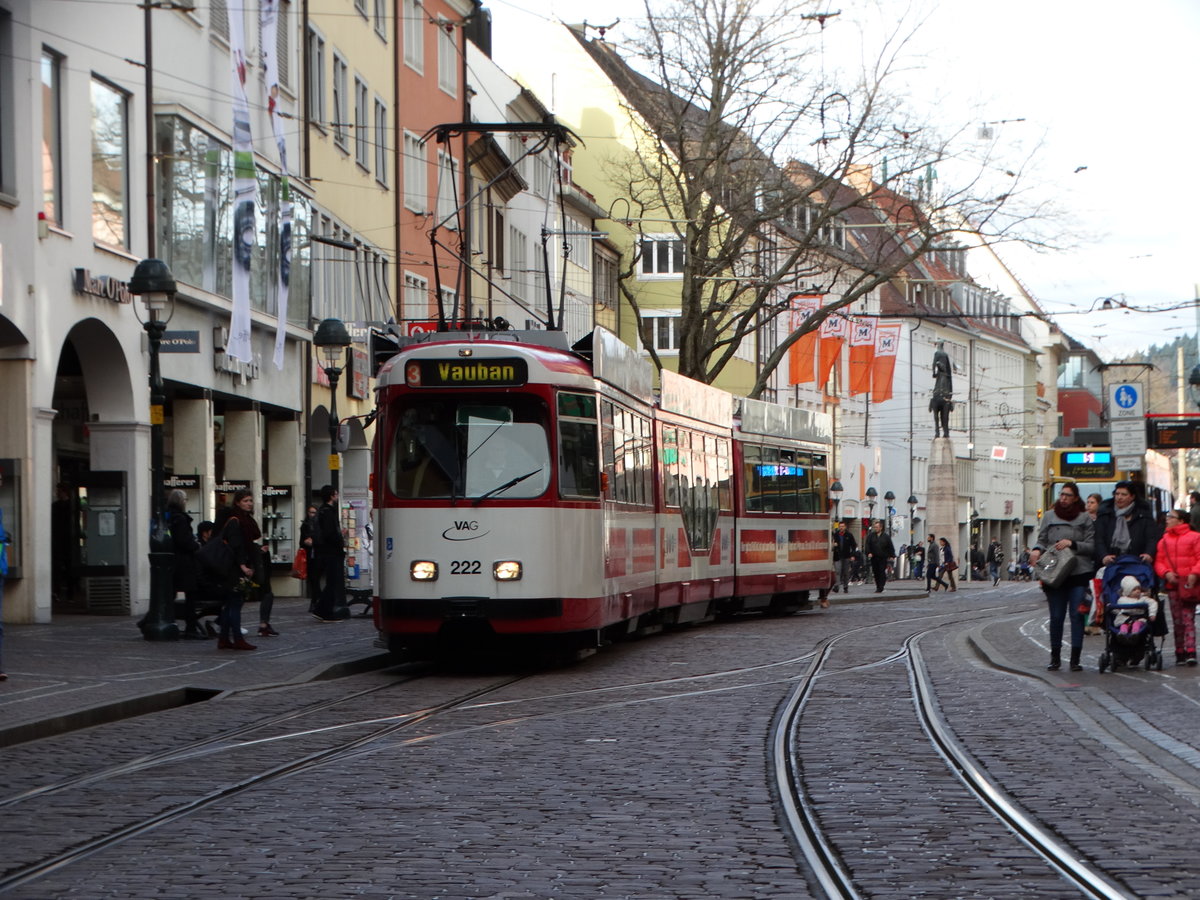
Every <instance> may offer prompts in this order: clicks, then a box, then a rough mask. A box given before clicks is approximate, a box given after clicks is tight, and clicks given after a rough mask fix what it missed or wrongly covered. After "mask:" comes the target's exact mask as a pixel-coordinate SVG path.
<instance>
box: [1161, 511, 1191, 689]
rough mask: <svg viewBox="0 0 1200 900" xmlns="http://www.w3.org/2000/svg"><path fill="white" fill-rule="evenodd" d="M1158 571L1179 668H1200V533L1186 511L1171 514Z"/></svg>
mask: <svg viewBox="0 0 1200 900" xmlns="http://www.w3.org/2000/svg"><path fill="white" fill-rule="evenodd" d="M1154 571H1155V572H1157V573H1158V577H1159V578H1161V579H1162V580H1163V583H1164V585H1165V586H1166V589H1167V600H1168V602H1169V603H1170V606H1171V620H1172V621H1173V622H1174V623H1175V665H1177V666H1181V665H1184V664H1187V665H1189V666H1194V665H1196V603H1197V602H1198V601H1200V590H1197V587H1196V584H1197V582H1198V581H1200V534H1198V533H1196V532H1195V531H1192V526H1191V519H1190V517H1189V515H1188V514H1187V513H1186V512H1184V511H1183V510H1182V509H1173V510H1171V511H1170V512H1169V513H1167V528H1166V531H1165V532H1164V533H1163V536H1162V538H1161V539H1160V540H1159V542H1158V553H1157V555H1156V557H1155V560H1154Z"/></svg>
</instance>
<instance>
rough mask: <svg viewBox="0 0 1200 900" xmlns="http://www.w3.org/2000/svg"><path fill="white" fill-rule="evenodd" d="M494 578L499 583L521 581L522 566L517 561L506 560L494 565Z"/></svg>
mask: <svg viewBox="0 0 1200 900" xmlns="http://www.w3.org/2000/svg"><path fill="white" fill-rule="evenodd" d="M492 577H493V578H495V579H496V580H497V581H520V580H521V564H520V563H519V562H517V561H516V560H515V559H504V560H501V561H500V562H498V563H492Z"/></svg>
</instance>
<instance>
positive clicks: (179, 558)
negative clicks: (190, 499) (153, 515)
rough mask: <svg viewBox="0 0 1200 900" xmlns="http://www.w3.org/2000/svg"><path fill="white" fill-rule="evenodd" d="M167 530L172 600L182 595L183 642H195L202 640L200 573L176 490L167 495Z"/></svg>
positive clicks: (183, 500)
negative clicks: (173, 596)
mask: <svg viewBox="0 0 1200 900" xmlns="http://www.w3.org/2000/svg"><path fill="white" fill-rule="evenodd" d="M167 530H168V531H169V532H170V534H171V550H172V552H173V553H174V555H175V566H174V569H173V572H172V575H171V580H172V585H173V587H174V589H175V598H176V599H177V600H178V599H179V595H180V594H181V593H182V594H183V621H184V629H183V638H184V640H188V641H198V640H200V639H201V638H203V637H204V631H203V630H202V629H201V628H200V582H199V577H198V576H199V572H200V569H199V564H198V563H197V562H196V551H197V550H199V549H200V542H199V541H197V540H196V535H195V534H194V533H193V532H192V517H191V516H189V515H188V514H187V494H185V493H184V492H183V491H181V490H179V489H178V488H176V489H175V490H173V491H171V493H169V494H168V495H167Z"/></svg>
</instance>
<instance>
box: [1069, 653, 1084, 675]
mask: <svg viewBox="0 0 1200 900" xmlns="http://www.w3.org/2000/svg"><path fill="white" fill-rule="evenodd" d="M1081 653H1083V648H1082V647H1072V648H1071V671H1072V672H1082V671H1083V666H1082V665H1080V663H1079V656H1080V654H1081Z"/></svg>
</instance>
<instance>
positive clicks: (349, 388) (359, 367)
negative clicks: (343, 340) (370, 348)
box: [346, 347, 370, 400]
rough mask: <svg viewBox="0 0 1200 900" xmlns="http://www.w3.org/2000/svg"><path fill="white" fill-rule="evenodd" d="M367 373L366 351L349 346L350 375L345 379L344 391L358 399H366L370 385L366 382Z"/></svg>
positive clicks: (368, 371) (368, 370)
mask: <svg viewBox="0 0 1200 900" xmlns="http://www.w3.org/2000/svg"><path fill="white" fill-rule="evenodd" d="M369 374H370V369H369V368H368V366H367V354H366V351H364V350H359V349H358V348H357V347H351V348H350V372H349V375H350V377H349V378H347V379H346V392H347V393H348V394H349V395H350V396H351V397H354V398H356V399H358V400H365V399H367V395H368V394H369V393H370V386H369V385H368V384H367V377H368V375H369Z"/></svg>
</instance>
